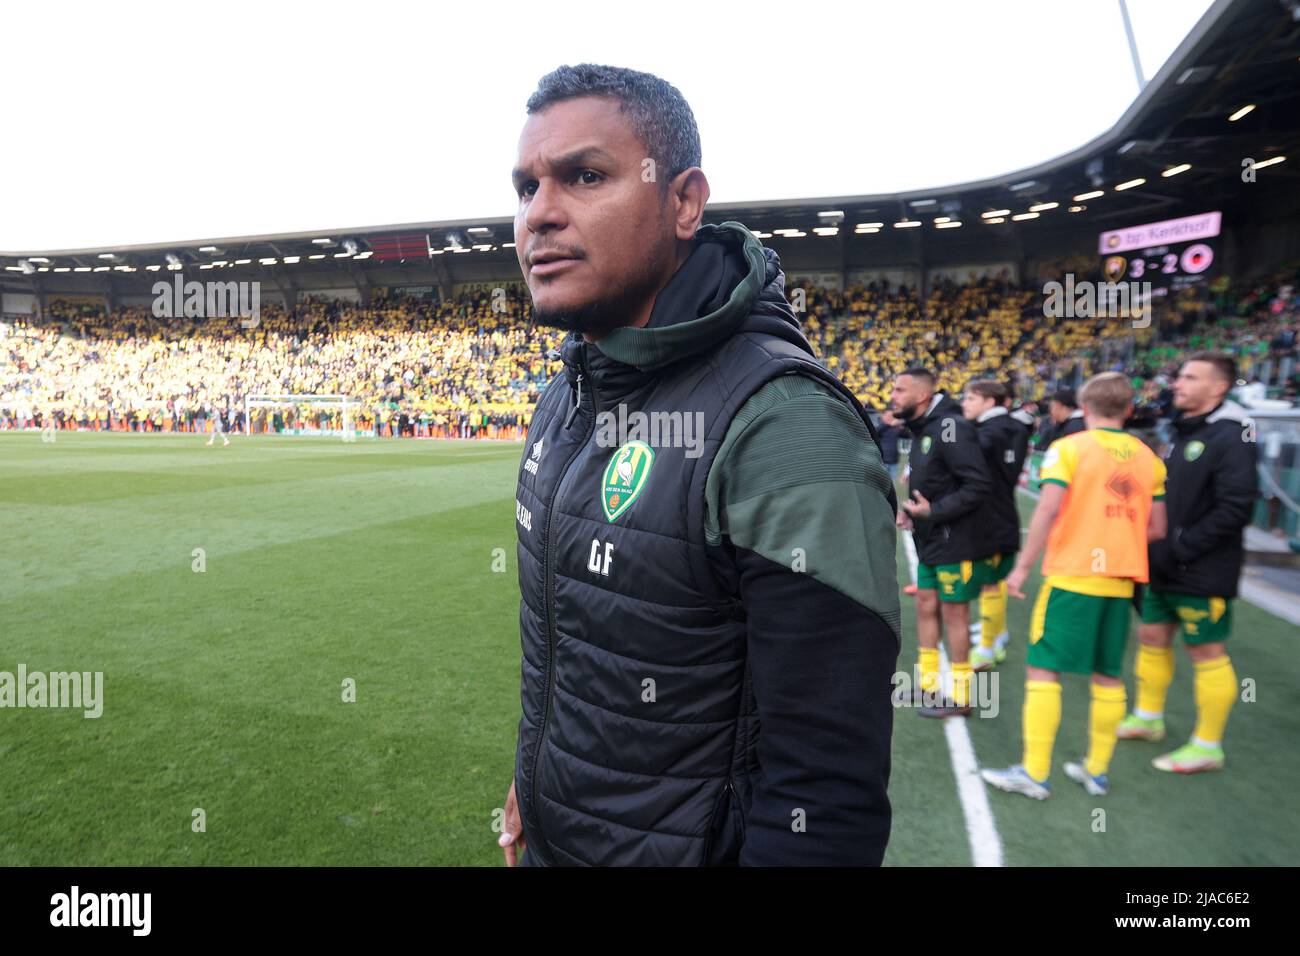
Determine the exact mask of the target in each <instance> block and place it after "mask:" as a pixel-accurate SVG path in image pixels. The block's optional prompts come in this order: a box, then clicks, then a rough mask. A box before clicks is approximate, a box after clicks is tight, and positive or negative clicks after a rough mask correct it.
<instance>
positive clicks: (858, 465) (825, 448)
mask: <svg viewBox="0 0 1300 956" xmlns="http://www.w3.org/2000/svg"><path fill="white" fill-rule="evenodd" d="M889 485H890V479H889V472H888V470H887V469H886V468H885V465H884V463H883V462H882V461H881V459H880V451H879V449H878V448H877V447H876V443H875V442H874V441H872V439H871V435H870V433H869V432H868V431H867V426H866V425H865V424H864V423H863V421H862V419H861V418H859V417H858V414H857V412H856V411H854V410H853V409H852V408H851V407H850V406H849V404H848V403H847V402H846V401H845V400H844V399H843V398H841V397H840V396H839V395H838V394H836V393H834V392H833V391H832V390H831V389H830V387H829V386H827V385H825V384H823V383H821V382H819V381H817V380H815V379H813V378H810V377H808V376H804V375H797V374H796V375H783V376H780V377H779V378H776V379H773V380H772V381H771V382H768V383H767V384H766V385H764V386H763V387H762V388H760V389H759V390H758V391H757V392H755V393H754V395H753V396H751V397H750V398H749V400H748V401H747V402H745V404H744V405H743V406H742V407H741V408H740V410H739V411H738V412H737V413H736V416H735V417H734V418H733V419H732V422H731V425H730V426H729V427H728V429H727V434H726V435H725V437H724V438H723V441H722V445H721V447H720V448H719V449H718V454H717V457H716V458H715V459H714V462H713V466H712V468H711V469H710V471H709V476H708V479H707V481H706V484H705V540H706V541H707V543H709V544H710V545H714V546H717V545H719V544H721V542H722V538H723V537H724V536H725V537H727V538H729V539H730V540H731V543H732V545H733V546H735V547H737V548H745V549H748V550H750V551H753V552H756V553H758V554H761V555H762V556H763V557H765V558H767V559H768V560H770V561H773V562H775V563H778V564H783V565H785V566H787V567H790V568H791V569H792V570H801V571H804V572H806V573H808V574H811V575H812V576H813V577H814V578H816V579H817V580H819V581H820V582H822V583H823V584H826V585H827V586H829V587H832V588H834V589H835V590H837V591H839V592H840V593H841V594H844V595H845V596H847V597H849V598H851V599H852V600H854V601H856V602H857V603H858V604H860V605H862V606H863V607H865V608H867V609H869V610H871V611H873V612H875V613H876V614H877V615H879V616H880V617H881V618H882V619H884V620H885V621H886V622H887V623H888V624H889V626H890V627H891V628H893V630H894V632H895V634H897V633H899V630H900V624H899V599H898V565H897V563H896V561H897V559H896V557H895V554H896V535H897V531H896V529H895V527H894V517H895V516H894V512H893V509H892V508H891V507H890V504H889V497H888V494H889Z"/></svg>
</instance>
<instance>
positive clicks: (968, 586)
mask: <svg viewBox="0 0 1300 956" xmlns="http://www.w3.org/2000/svg"><path fill="white" fill-rule="evenodd" d="M982 565H983V561H962V562H960V563H959V564H917V566H916V586H917V588H918V589H920V590H923V591H938V592H939V600H940V601H947V602H948V603H950V604H965V603H967V602H968V601H974V600H975V599H976V598H977V597H979V596H980V588H981V587H983V585H984V576H983V574H982V572H981V570H980V568H981V566H982Z"/></svg>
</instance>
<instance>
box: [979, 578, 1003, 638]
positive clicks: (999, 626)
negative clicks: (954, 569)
mask: <svg viewBox="0 0 1300 956" xmlns="http://www.w3.org/2000/svg"><path fill="white" fill-rule="evenodd" d="M1006 629H1007V582H1006V581H1002V582H1000V583H999V584H998V589H997V590H996V591H981V592H980V647H983V648H985V649H987V650H992V649H993V642H994V641H996V640H997V637H998V635H999V634H1001V633H1002V632H1003V631H1005V630H1006Z"/></svg>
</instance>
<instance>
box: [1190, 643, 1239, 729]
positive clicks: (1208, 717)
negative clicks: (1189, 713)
mask: <svg viewBox="0 0 1300 956" xmlns="http://www.w3.org/2000/svg"><path fill="white" fill-rule="evenodd" d="M1236 699H1237V672H1236V671H1235V670H1233V668H1232V661H1231V660H1229V659H1228V655H1227V654H1224V655H1223V656H1222V657H1216V658H1214V659H1213V660H1209V661H1197V662H1196V733H1195V734H1194V735H1193V736H1195V737H1196V739H1197V740H1198V741H1200V742H1201V743H1204V744H1212V745H1215V746H1222V744H1223V729H1224V727H1226V726H1227V725H1228V711H1230V710H1232V705H1233V703H1234V702H1235V701H1236Z"/></svg>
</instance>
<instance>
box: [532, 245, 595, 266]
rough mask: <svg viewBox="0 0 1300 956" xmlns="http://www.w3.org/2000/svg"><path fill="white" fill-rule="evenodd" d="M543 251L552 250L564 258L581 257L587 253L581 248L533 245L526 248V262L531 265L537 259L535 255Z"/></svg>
mask: <svg viewBox="0 0 1300 956" xmlns="http://www.w3.org/2000/svg"><path fill="white" fill-rule="evenodd" d="M543 252H553V253H555V255H557V256H559V257H561V258H564V259H581V258H583V257H584V256H586V254H587V253H586V252H584V251H583V250H582V249H579V248H576V247H575V248H573V249H563V248H561V247H560V246H534V247H533V248H531V249H529V250H528V255H527V256H525V259H527V261H528V264H529V265H530V266H531V265H532V264H533V263H534V262H536V261H537V257H538V256H539V255H541V254H542V253H543Z"/></svg>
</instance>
